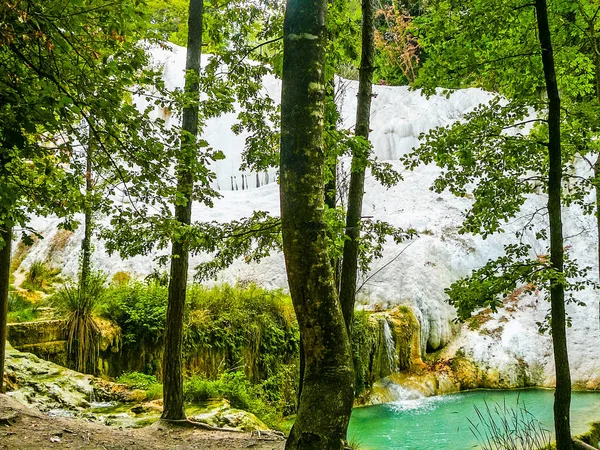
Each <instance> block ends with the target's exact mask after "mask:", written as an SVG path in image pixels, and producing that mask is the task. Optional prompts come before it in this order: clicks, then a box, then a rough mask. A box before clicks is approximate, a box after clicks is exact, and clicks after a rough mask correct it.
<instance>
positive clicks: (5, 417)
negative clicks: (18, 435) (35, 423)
mask: <svg viewBox="0 0 600 450" xmlns="http://www.w3.org/2000/svg"><path fill="white" fill-rule="evenodd" d="M17 417H18V414H17V413H16V412H14V411H7V412H3V413H1V414H0V425H6V426H10V425H12V424H13V423H14V422H15V421H16V420H17Z"/></svg>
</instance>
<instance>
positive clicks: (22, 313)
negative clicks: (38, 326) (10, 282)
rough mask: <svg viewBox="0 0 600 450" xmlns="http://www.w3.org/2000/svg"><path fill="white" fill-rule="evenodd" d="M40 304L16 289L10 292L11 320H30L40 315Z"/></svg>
mask: <svg viewBox="0 0 600 450" xmlns="http://www.w3.org/2000/svg"><path fill="white" fill-rule="evenodd" d="M39 314H40V312H39V309H38V306H37V305H36V304H34V303H33V302H32V301H31V300H29V299H28V298H26V297H24V296H22V295H21V294H19V293H18V292H16V291H9V292H8V317H7V321H8V322H9V323H11V322H30V321H32V320H35V319H36V318H37V317H38V316H39Z"/></svg>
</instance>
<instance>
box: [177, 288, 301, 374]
mask: <svg viewBox="0 0 600 450" xmlns="http://www.w3.org/2000/svg"><path fill="white" fill-rule="evenodd" d="M188 297H189V308H188V318H187V324H188V326H187V329H186V332H185V336H184V349H185V352H186V353H188V354H190V353H193V352H195V351H202V350H207V349H212V350H213V351H220V352H221V353H222V354H224V355H225V356H226V367H225V368H224V369H225V370H237V368H239V367H245V373H246V375H247V376H248V378H249V379H250V380H251V381H252V382H253V383H260V382H261V381H264V380H265V379H268V378H269V377H271V376H273V375H276V374H277V373H279V371H280V369H281V367H282V366H284V365H287V364H291V363H295V361H296V359H297V356H298V353H299V341H300V336H299V331H298V325H297V322H296V319H295V316H294V310H293V306H292V302H291V299H290V297H289V296H288V295H286V294H284V293H283V292H282V291H280V290H277V291H268V290H266V289H262V288H259V287H257V286H256V285H254V284H250V285H247V286H235V287H233V286H230V285H221V286H216V287H212V288H204V287H202V286H194V287H192V288H190V291H189V294H188Z"/></svg>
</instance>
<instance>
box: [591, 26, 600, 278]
mask: <svg viewBox="0 0 600 450" xmlns="http://www.w3.org/2000/svg"><path fill="white" fill-rule="evenodd" d="M590 31H591V32H592V34H591V35H592V36H595V35H596V32H595V30H594V27H593V22H592V24H591V30H590ZM593 49H594V52H595V54H596V57H595V58H594V59H595V62H596V64H595V65H596V67H595V72H596V100H597V101H598V104H599V105H600V55H599V54H598V51H599V49H598V42H597V41H596V40H594V46H593ZM594 178H595V179H596V186H595V190H596V230H597V231H598V242H597V244H598V261H597V262H598V278H600V154H599V155H598V156H596V162H595V163H594Z"/></svg>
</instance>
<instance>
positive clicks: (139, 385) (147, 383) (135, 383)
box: [117, 372, 159, 391]
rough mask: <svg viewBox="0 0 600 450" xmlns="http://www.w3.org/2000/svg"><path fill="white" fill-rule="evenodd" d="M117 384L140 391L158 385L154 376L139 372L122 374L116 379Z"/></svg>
mask: <svg viewBox="0 0 600 450" xmlns="http://www.w3.org/2000/svg"><path fill="white" fill-rule="evenodd" d="M117 383H121V384H124V385H125V386H127V387H128V388H130V389H142V390H144V391H147V390H148V389H150V387H151V386H153V385H155V384H159V383H158V380H157V379H156V377H155V376H154V375H147V374H145V373H140V372H130V373H124V374H123V375H121V376H120V377H118V378H117Z"/></svg>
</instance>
